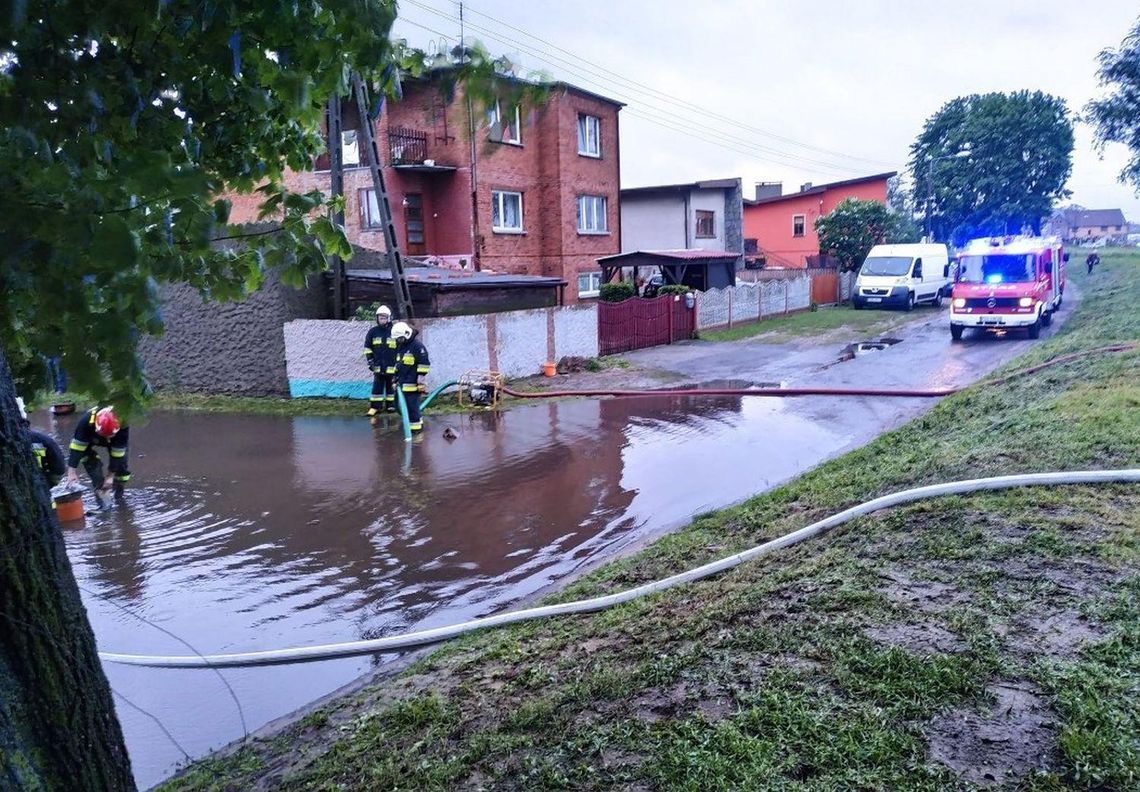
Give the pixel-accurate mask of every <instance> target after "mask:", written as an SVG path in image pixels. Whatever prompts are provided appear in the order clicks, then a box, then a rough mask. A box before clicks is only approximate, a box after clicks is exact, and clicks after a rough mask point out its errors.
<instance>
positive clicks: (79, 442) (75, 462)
mask: <svg viewBox="0 0 1140 792" xmlns="http://www.w3.org/2000/svg"><path fill="white" fill-rule="evenodd" d="M129 433H130V429H129V428H128V427H126V426H123V425H122V424H120V423H119V419H118V417H117V416H116V415H115V410H114V408H112V407H92V408H91V409H90V410H88V411H87V412H85V413H84V414H83V415H82V416H81V417H80V419H79V423H78V424H77V425H76V427H75V435H74V436H73V437H72V438H71V446H70V453H68V456H67V480H68V482H69V483H72V484H74V483H77V482H78V481H79V472H78V470H77V469H78V467H79V463H80V462H82V463H83V469H84V470H86V471H87V475H88V476H90V477H91V486H92V487H94V489H95V496H96V497H99V496H100V495H106V494H108V492H110V491H112V490H113V491H114V493H115V498H116V499H118V498H122V496H123V485H125V484H126V483H127V482H128V481H130V479H131V472H130V470H128V469H127V443H128V441H129ZM100 447H102V448H106V449H107V452H108V457H109V461H108V466H107V470H108V473H107V477H106V478H104V477H103V461H102V460H101V459H99V453H98V450H97V449H99V448H100Z"/></svg>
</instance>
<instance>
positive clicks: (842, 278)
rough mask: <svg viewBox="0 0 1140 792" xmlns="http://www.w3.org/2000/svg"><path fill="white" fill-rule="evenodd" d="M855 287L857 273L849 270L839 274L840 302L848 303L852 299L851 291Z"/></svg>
mask: <svg viewBox="0 0 1140 792" xmlns="http://www.w3.org/2000/svg"><path fill="white" fill-rule="evenodd" d="M854 287H855V272H854V271H853V270H848V271H847V272H841V273H839V301H840V302H847V301H848V300H850V299H851V290H852V289H853V288H854Z"/></svg>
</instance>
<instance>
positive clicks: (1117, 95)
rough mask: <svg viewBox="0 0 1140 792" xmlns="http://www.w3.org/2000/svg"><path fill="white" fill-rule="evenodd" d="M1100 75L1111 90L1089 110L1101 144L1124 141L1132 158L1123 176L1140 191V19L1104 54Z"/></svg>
mask: <svg viewBox="0 0 1140 792" xmlns="http://www.w3.org/2000/svg"><path fill="white" fill-rule="evenodd" d="M1098 60H1099V63H1100V67H1099V68H1098V69H1097V76H1098V77H1099V78H1100V84H1101V85H1102V86H1105V87H1108V88H1110V89H1111V93H1110V94H1109V95H1108V96H1106V97H1104V98H1102V99H1095V100H1093V101H1091V102H1089V103H1088V106H1087V107H1086V108H1085V112H1086V113H1087V114H1088V119H1089V121H1090V122H1091V123H1092V125H1093V130H1094V132H1095V134H1096V142H1097V146H1098V147H1100V148H1101V149H1102V150H1103V148H1104V145H1105V144H1106V143H1123V144H1124V145H1126V146H1128V149H1129V151H1130V152H1131V153H1132V158H1131V159H1130V160H1129V161H1128V164H1127V165H1126V166H1125V167H1124V170H1122V171H1121V172H1120V180H1121V181H1122V182H1125V183H1128V184H1131V185H1132V186H1133V187H1135V188H1136V189H1137V191H1140V20H1137V22H1136V24H1135V26H1134V27H1133V28H1132V30H1131V31H1130V32H1129V34H1128V35H1127V36H1126V37H1125V39H1124V41H1123V42H1121V44H1120V48H1119V49H1115V50H1112V49H1107V50H1105V51H1104V52H1102V53H1101V54H1100V57H1099V59H1098Z"/></svg>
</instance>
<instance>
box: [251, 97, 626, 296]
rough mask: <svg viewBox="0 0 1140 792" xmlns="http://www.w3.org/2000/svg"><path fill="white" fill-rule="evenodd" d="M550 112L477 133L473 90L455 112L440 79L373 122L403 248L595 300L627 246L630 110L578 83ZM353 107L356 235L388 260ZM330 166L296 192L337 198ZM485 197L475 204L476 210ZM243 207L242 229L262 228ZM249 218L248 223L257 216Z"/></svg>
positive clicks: (552, 100) (487, 118)
mask: <svg viewBox="0 0 1140 792" xmlns="http://www.w3.org/2000/svg"><path fill="white" fill-rule="evenodd" d="M546 88H547V89H548V91H549V92H548V94H547V96H546V101H545V102H544V103H543V104H542V105H541V106H539V107H532V108H527V107H522V108H514V107H501V106H499V107H495V108H493V109H491V110H490V111H489V112H487V113H481V112H480V111H479V110H478V109H476V110H475V114H476V129H475V133H474V140H472V136H471V135H469V134H468V117H467V107H468V103H467V101H466V100H465V98H464V96H463V94H462V90H460V91H458V92H457V93H456V95H455V96H454V97H453V98H452V99H451V100H450V101H447V100H445V99H444V93H443V91H441V89H440V87H439V84H438V83H437V82H436V81H434V80H432V79H430V78H429V79H424V80H417V81H410V82H406V83H405V84H404V91H403V97H402V99H401V100H400V101H399V102H385V103H384V107H383V109H382V111H381V114H380V116H379V117H378V118H377V119H376V120H375V121H374V122H373V124H374V134H375V136H376V143H377V148H378V149H379V152H380V159H381V165H382V167H383V172H384V179H385V184H386V186H387V188H388V191H389V202H390V205H391V208H392V214H393V220H394V222H395V226H396V237H397V242H398V244H399V246H400V250H401V252H402V253H404V254H405V255H407V256H423V257H426V258H428V260H429V261H430V262H431V263H434V264H442V265H444V266H450V267H456V268H463V269H474V270H480V271H490V272H500V273H509V274H512V275H541V276H548V277H557V278H561V279H562V280H564V281H566V282H567V284H568V288H567V289H566V290H565V302H566V303H573V302H576V301H577V299H578V292H579V286H583V287H584V288H583V290H584V291H586V292H587V293H589V291H590V288H591V287H592V285H593V284H594V282H595V281H596V278H597V276H596V275H595V274H594V273H597V272H598V265H597V259H598V258H599V257H601V256H607V255H611V254H614V253H617V252H618V250H619V247H620V236H621V235H620V218H619V214H618V204H619V197H618V196H619V186H620V184H619V158H618V139H619V138H618V112H619V110H620V109H621V107H622V106H623V105H622V104H621V103H620V102H617V101H614V100H612V99H607V98H606V97H604V96H599V95H597V94H594V93H590V92H589V91H584V90H582V89H580V88H577V87H575V86H572V85H569V84H567V83H562V82H556V83H550V84H548V85H547V86H546ZM359 123H360V122H359V116H358V114H357V113H356V111H355V108H354V106H353V105H352V104H351V103H346V104H345V110H344V119H343V122H342V127H343V130H344V134H343V137H344V140H343V151H344V161H345V170H344V194H345V231H346V233H347V235H348V238H349V240H350V241H352V242H353V243H354V244H357V245H359V246H361V247H364V248H371V249H374V250H383V249H384V234H383V229H382V227H381V225H380V221H379V217H378V211H377V205H376V197H375V192H374V190H373V188H372V178H371V174H370V173H369V170H368V167H367V160H366V159H365V158H364V152H363V150H362V140H361V138H360V136H359V135H358V133H357V131H356V130H357V129H358V128H359ZM328 167H329V163H328V156H327V155H326V156H323V157H321V158H319V159H318V161H317V163H316V170H314V171H312V172H303V173H292V174H290V175H289V176H287V181H288V183H289V185H290V187H291V189H294V190H302V191H304V190H311V189H320V190H323V191H325V192H327V191H328V190H329V171H328ZM472 195H474V201H473V200H472ZM247 198H248V196H239V197H238V199H239V200H238V201H235V206H234V210H233V216H232V222H244V221H246V220H250V219H253V215H254V214H255V212H256V208H255V206H254V205H253V204H254V201H252V200H245V199H247ZM246 215H248V216H246Z"/></svg>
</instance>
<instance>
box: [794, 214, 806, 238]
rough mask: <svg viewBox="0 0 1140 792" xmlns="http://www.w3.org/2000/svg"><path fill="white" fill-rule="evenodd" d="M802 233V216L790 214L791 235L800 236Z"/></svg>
mask: <svg viewBox="0 0 1140 792" xmlns="http://www.w3.org/2000/svg"><path fill="white" fill-rule="evenodd" d="M803 235H804V216H803V215H792V236H794V237H802V236H803Z"/></svg>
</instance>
